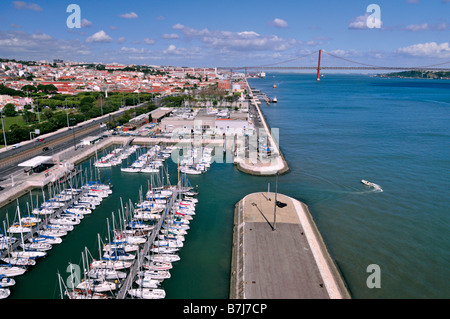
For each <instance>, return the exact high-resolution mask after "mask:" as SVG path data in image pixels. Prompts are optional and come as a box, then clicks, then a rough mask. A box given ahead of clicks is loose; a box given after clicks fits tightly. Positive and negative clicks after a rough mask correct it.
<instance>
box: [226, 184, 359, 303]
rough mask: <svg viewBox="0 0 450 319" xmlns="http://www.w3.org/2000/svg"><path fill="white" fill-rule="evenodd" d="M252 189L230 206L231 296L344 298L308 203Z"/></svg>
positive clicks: (341, 282)
mask: <svg viewBox="0 0 450 319" xmlns="http://www.w3.org/2000/svg"><path fill="white" fill-rule="evenodd" d="M277 201H279V202H281V203H283V204H285V206H284V207H277V208H276V218H275V217H274V216H275V214H274V207H275V206H274V202H275V194H274V193H252V194H249V195H247V196H245V197H244V198H243V199H242V200H241V201H239V202H238V203H237V204H236V206H235V211H234V228H233V252H232V261H231V279H230V298H231V299H349V298H350V294H349V292H348V290H347V288H346V285H345V282H344V280H343V279H342V277H341V275H340V273H339V271H338V269H337V267H336V265H335V264H334V262H333V259H332V258H331V256H330V254H329V252H328V249H327V247H326V245H325V243H324V241H323V239H322V236H321V235H320V232H319V231H318V229H317V227H316V225H315V223H314V220H313V218H312V216H311V214H310V212H309V210H308V207H307V206H306V205H305V204H303V203H301V202H299V201H297V200H295V199H293V198H291V197H288V196H285V195H282V194H277Z"/></svg>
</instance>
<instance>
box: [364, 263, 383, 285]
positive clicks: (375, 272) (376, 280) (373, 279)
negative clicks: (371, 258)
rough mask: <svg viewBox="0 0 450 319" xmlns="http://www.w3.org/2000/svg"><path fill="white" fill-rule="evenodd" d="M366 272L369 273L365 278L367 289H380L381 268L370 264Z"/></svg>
mask: <svg viewBox="0 0 450 319" xmlns="http://www.w3.org/2000/svg"><path fill="white" fill-rule="evenodd" d="M366 272H368V273H370V275H369V276H368V277H367V280H366V285H367V288H370V289H373V288H381V268H380V266H379V265H377V264H370V265H369V266H367V269H366Z"/></svg>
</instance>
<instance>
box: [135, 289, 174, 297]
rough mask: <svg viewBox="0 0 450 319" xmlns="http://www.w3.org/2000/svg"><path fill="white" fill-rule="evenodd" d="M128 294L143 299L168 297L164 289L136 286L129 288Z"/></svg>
mask: <svg viewBox="0 0 450 319" xmlns="http://www.w3.org/2000/svg"><path fill="white" fill-rule="evenodd" d="M128 294H129V295H130V296H132V297H135V298H141V299H163V298H165V297H166V292H165V291H164V289H158V288H156V289H150V288H135V289H130V290H128Z"/></svg>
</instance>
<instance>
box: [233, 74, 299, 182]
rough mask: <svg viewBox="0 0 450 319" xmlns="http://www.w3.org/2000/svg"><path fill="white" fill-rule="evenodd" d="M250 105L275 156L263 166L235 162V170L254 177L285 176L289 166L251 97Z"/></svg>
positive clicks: (247, 160) (246, 161)
mask: <svg viewBox="0 0 450 319" xmlns="http://www.w3.org/2000/svg"><path fill="white" fill-rule="evenodd" d="M245 83H246V86H247V91H248V92H249V94H251V96H253V92H252V89H251V87H250V85H249V83H248V81H247V79H245ZM250 104H252V105H254V106H255V108H256V110H257V111H258V114H259V118H260V119H261V122H262V124H263V126H264V129H265V131H266V134H267V137H268V139H269V140H270V143H271V145H272V146H273V147H274V148H275V150H276V152H275V153H274V154H275V157H276V158H275V160H273V159H271V160H270V164H269V165H264V163H261V162H260V161H259V160H257V161H256V163H252V162H250V160H249V159H244V161H242V160H241V161H235V165H236V168H237V169H238V170H239V171H241V172H243V173H246V174H249V175H255V176H273V175H276V174H277V173H278V174H279V175H282V174H285V173H287V172H289V171H290V169H289V166H288V164H287V161H286V160H285V158H284V156H283V153H282V152H281V149H280V146H279V145H278V143H277V140H276V139H275V138H274V136H273V135H272V131H271V129H270V126H269V124H268V123H267V120H266V118H265V116H264V114H263V112H262V111H261V108H260V107H259V104H261V103H260V102H259V101H258V99H257V98H256V97H254V96H253V98H252V100H251V101H250Z"/></svg>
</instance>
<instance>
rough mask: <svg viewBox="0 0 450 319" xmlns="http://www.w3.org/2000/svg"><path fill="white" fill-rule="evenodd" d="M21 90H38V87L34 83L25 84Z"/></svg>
mask: <svg viewBox="0 0 450 319" xmlns="http://www.w3.org/2000/svg"><path fill="white" fill-rule="evenodd" d="M21 90H22V91H24V92H27V91H28V92H37V90H38V89H37V88H36V87H35V86H33V85H24V86H22V89H21Z"/></svg>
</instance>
